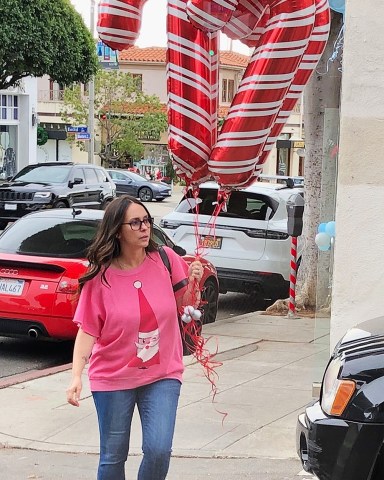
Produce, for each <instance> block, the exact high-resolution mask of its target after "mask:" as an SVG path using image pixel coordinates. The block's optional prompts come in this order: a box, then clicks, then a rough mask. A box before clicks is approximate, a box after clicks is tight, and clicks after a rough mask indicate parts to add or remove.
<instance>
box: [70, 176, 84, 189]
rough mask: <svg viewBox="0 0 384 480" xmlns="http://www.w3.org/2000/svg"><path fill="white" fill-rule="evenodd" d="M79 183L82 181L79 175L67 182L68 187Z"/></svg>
mask: <svg viewBox="0 0 384 480" xmlns="http://www.w3.org/2000/svg"><path fill="white" fill-rule="evenodd" d="M81 183H84V180H83V179H82V178H80V177H75V178H74V179H73V181H71V180H70V181H69V182H68V187H69V188H72V187H73V186H74V185H80V184H81Z"/></svg>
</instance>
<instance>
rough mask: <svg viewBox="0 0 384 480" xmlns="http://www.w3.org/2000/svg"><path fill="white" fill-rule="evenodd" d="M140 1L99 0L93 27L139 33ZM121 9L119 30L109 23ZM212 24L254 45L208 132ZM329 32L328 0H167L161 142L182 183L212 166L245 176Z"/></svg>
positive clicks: (255, 166)
mask: <svg viewBox="0 0 384 480" xmlns="http://www.w3.org/2000/svg"><path fill="white" fill-rule="evenodd" d="M144 3H145V0H124V1H123V0H109V1H107V0H105V1H102V2H101V4H100V7H101V9H100V12H101V13H100V16H99V24H100V27H99V31H100V32H101V34H102V35H104V37H105V39H106V40H107V41H109V42H113V44H114V46H115V48H116V45H117V47H120V46H121V45H122V44H123V41H124V42H125V41H126V42H128V43H129V44H132V43H133V42H134V40H135V38H136V37H137V36H138V31H139V28H140V18H141V11H142V8H143V5H144ZM103 9H104V10H103ZM108 9H110V10H108ZM123 11H124V14H122V12H123ZM103 14H104V15H105V16H106V18H108V21H107V20H106V19H105V17H102V15H103ZM111 15H112V16H111ZM127 15H128V20H127V18H125V23H124V25H125V27H124V28H125V29H126V31H125V32H124V28H123V27H121V28H120V27H118V26H117V25H118V22H119V21H120V20H121V19H120V20H119V18H120V17H121V16H123V17H124V16H127ZM103 19H104V23H108V22H109V24H108V26H105V25H104V26H103V21H102V20H103ZM103 28H104V29H103ZM108 29H109V30H108ZM219 30H221V31H223V32H225V33H226V34H227V35H228V36H230V37H231V38H233V39H239V40H241V41H242V42H243V43H244V44H246V45H248V46H255V51H254V53H253V55H252V57H251V61H250V63H249V65H248V67H247V69H246V71H245V74H244V76H243V79H242V81H241V84H240V87H239V89H238V92H237V94H236V96H235V98H234V100H233V102H232V105H231V107H230V110H229V114H228V116H227V119H226V121H225V123H224V125H223V127H222V130H221V132H220V135H219V137H218V139H217V142H216V131H217V104H218V58H217V54H218V44H217V32H218V31H219ZM328 32H329V5H328V0H168V95H169V102H168V118H169V147H170V150H171V153H172V157H173V161H174V163H175V165H176V168H177V172H178V173H179V175H181V176H183V177H184V178H185V179H186V181H187V184H191V183H195V184H196V183H199V182H200V181H202V180H203V179H205V178H206V177H208V176H213V177H215V178H216V179H217V180H218V181H219V183H221V185H223V186H227V187H236V188H239V187H242V186H246V185H247V184H248V183H250V182H251V181H253V180H254V177H255V175H256V176H257V175H258V173H259V172H260V171H261V169H262V165H263V163H264V162H265V159H266V157H267V155H268V153H269V151H270V149H271V148H272V145H273V143H274V142H275V140H276V138H277V136H278V134H279V133H280V132H281V129H282V128H283V126H284V124H285V122H286V120H287V119H288V116H289V114H290V112H291V111H292V109H293V108H294V105H295V103H296V101H297V98H298V97H299V96H300V94H301V92H302V90H303V88H304V86H305V84H306V83H307V81H308V79H309V77H310V75H311V72H312V71H313V69H314V68H315V67H316V64H317V62H318V60H319V58H320V56H321V54H322V52H323V50H324V48H325V44H326V41H327V38H328ZM108 35H109V37H108V38H106V37H107V36H108ZM102 39H103V38H102ZM104 41H105V40H104ZM119 42H121V43H119Z"/></svg>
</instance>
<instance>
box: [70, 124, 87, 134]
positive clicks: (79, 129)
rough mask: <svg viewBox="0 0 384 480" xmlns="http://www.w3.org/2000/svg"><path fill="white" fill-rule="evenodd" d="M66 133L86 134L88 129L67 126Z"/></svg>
mask: <svg viewBox="0 0 384 480" xmlns="http://www.w3.org/2000/svg"><path fill="white" fill-rule="evenodd" d="M67 132H68V133H86V132H88V127H86V126H81V127H74V126H73V125H69V126H68V127H67Z"/></svg>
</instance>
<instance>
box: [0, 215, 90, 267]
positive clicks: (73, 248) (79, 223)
mask: <svg viewBox="0 0 384 480" xmlns="http://www.w3.org/2000/svg"><path fill="white" fill-rule="evenodd" d="M98 225H99V221H98V220H79V219H73V220H70V219H60V218H41V217H35V218H28V217H25V218H23V219H21V220H19V221H18V222H16V223H14V224H13V225H12V226H11V227H9V228H7V229H6V230H4V232H3V234H2V235H1V236H0V253H1V252H4V253H16V254H20V255H35V256H44V257H58V258H85V257H86V250H87V248H88V247H89V245H90V244H91V242H92V239H93V238H94V236H95V234H96V230H97V228H98Z"/></svg>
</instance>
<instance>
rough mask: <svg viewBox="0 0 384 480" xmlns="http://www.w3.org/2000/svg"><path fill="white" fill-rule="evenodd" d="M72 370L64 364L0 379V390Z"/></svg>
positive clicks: (70, 366)
mask: <svg viewBox="0 0 384 480" xmlns="http://www.w3.org/2000/svg"><path fill="white" fill-rule="evenodd" d="M71 368H72V363H66V364H65V365H58V366H57V367H50V368H45V369H43V370H30V371H28V372H24V373H19V374H17V375H12V376H10V377H4V378H1V379H0V389H2V388H7V387H12V386H13V385H18V384H19V383H24V382H29V381H30V380H37V379H38V378H42V377H48V376H49V375H54V374H55V373H60V372H65V371H66V370H69V369H71Z"/></svg>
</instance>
